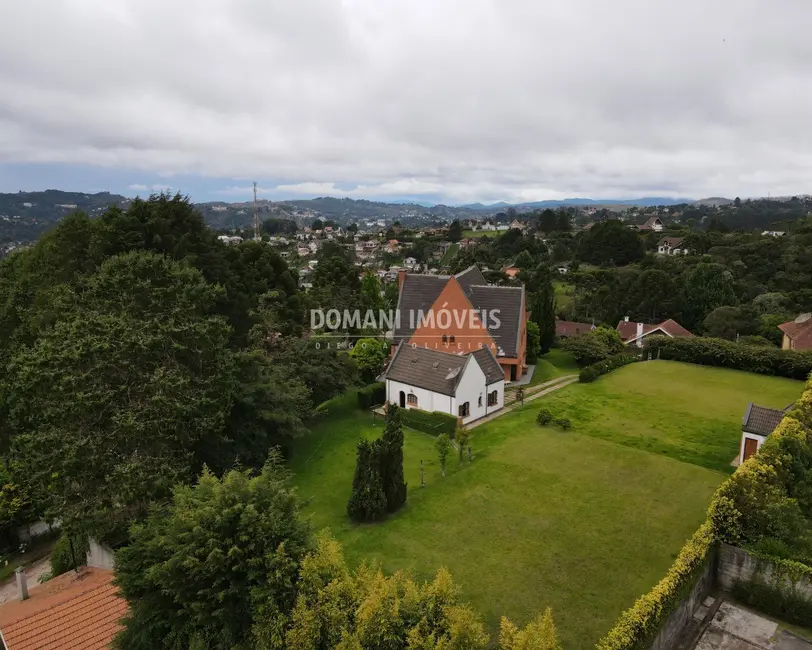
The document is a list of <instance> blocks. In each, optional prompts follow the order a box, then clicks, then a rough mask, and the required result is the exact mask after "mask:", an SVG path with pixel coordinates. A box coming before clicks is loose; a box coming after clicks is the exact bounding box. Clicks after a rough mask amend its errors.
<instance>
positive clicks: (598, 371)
mask: <svg viewBox="0 0 812 650" xmlns="http://www.w3.org/2000/svg"><path fill="white" fill-rule="evenodd" d="M642 360H643V357H641V356H637V355H633V354H616V355H615V356H613V357H609V358H608V359H605V360H604V361H598V363H593V364H592V365H591V366H587V367H586V368H583V369H582V370H581V373H580V375H578V380H579V381H581V382H582V383H584V384H587V383H589V382H591V381H595V380H596V379H597V378H598V377H600V376H601V375H605V374H606V373H607V372H612V370H617V369H618V368H621V367H622V366H627V365H629V364H630V363H634V362H636V361H642Z"/></svg>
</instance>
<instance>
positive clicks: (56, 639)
mask: <svg viewBox="0 0 812 650" xmlns="http://www.w3.org/2000/svg"><path fill="white" fill-rule="evenodd" d="M112 580H113V572H112V571H107V570H104V569H95V568H83V569H81V570H80V571H79V573H76V572H74V571H70V572H68V573H64V574H62V575H61V576H57V577H56V578H53V579H52V580H49V581H48V582H46V583H45V584H43V585H39V586H32V587H31V590H30V592H29V593H30V597H29V598H28V599H27V600H23V601H20V600H16V601H12V602H7V603H5V604H4V605H2V606H0V632H2V635H3V640H4V641H5V644H6V648H7V650H103V649H104V648H108V647H110V642H111V641H112V639H113V637H114V636H115V635H116V634H117V633H118V631H119V630H121V625H120V623H119V621H120V620H121V618H122V617H124V616H125V615H126V614H127V601H126V600H124V599H123V598H121V596H119V594H118V588H117V587H116V586H115V585H113V583H112Z"/></svg>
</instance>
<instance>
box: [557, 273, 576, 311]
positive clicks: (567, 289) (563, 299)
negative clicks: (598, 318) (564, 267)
mask: <svg viewBox="0 0 812 650" xmlns="http://www.w3.org/2000/svg"><path fill="white" fill-rule="evenodd" d="M553 290H554V291H555V308H556V311H562V312H564V313H569V311H570V309H572V303H573V301H574V300H575V297H574V287H573V286H572V285H571V284H569V283H567V282H562V281H561V280H555V281H554V282H553Z"/></svg>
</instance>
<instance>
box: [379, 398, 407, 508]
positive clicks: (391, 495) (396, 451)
mask: <svg viewBox="0 0 812 650" xmlns="http://www.w3.org/2000/svg"><path fill="white" fill-rule="evenodd" d="M378 449H379V452H380V458H379V461H380V468H381V470H380V471H381V481H382V483H383V491H384V494H385V495H386V509H387V511H389V512H395V511H396V510H398V509H399V508H400V507H401V506H402V505H403V504H404V503H406V482H405V481H404V480H403V424H402V423H401V421H400V409H399V408H398V407H397V406H396V405H395V404H389V406H387V407H386V427H385V428H384V430H383V437H382V438H381V440H380V443H379V445H378Z"/></svg>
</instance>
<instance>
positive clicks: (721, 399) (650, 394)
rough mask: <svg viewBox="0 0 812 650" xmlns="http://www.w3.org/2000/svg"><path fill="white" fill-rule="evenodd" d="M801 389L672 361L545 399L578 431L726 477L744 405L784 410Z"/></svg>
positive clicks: (629, 369) (616, 374)
mask: <svg viewBox="0 0 812 650" xmlns="http://www.w3.org/2000/svg"><path fill="white" fill-rule="evenodd" d="M802 389H803V383H802V382H800V381H793V380H791V379H783V378H780V377H766V376H764V375H756V374H753V373H747V372H739V371H735V370H725V369H722V368H709V367H704V366H695V365H691V364H687V363H676V362H673V361H649V362H644V363H635V364H632V365H630V366H626V367H624V368H621V369H619V370H616V371H614V372H612V373H610V374H608V375H605V376H604V377H601V378H599V379H598V380H597V381H596V382H594V383H592V384H574V385H572V386H570V387H569V388H567V390H565V391H559V392H557V393H554V394H552V395H550V396H549V398H547V399H546V400H545V405H546V406H547V407H548V408H550V409H551V410H552V411H553V412H554V413H555V414H556V416H559V415H560V416H564V417H568V418H570V419H571V420H572V422H573V424H574V429H575V430H576V431H578V432H579V433H583V434H586V435H588V436H593V437H596V438H602V439H604V440H609V441H611V442H616V443H619V444H621V445H624V446H628V447H635V448H638V449H643V450H646V451H650V452H654V453H657V454H660V455H663V456H669V457H671V458H675V459H678V460H681V461H684V462H687V463H693V464H695V465H700V466H702V467H707V468H710V469H717V470H720V471H723V472H732V471H733V469H734V468H733V467H731V466H730V462H731V460H733V458H734V457H735V456H736V454H738V451H739V441H740V439H741V419H742V417H743V416H744V413H745V410H746V408H747V405H748V403H749V402H751V401H752V402H756V403H757V404H759V405H761V406H770V407H773V408H784V407H785V406H787V405H788V404H790V403H791V402H793V401H795V400H796V399H798V397H799V396H800V394H801V391H802Z"/></svg>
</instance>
